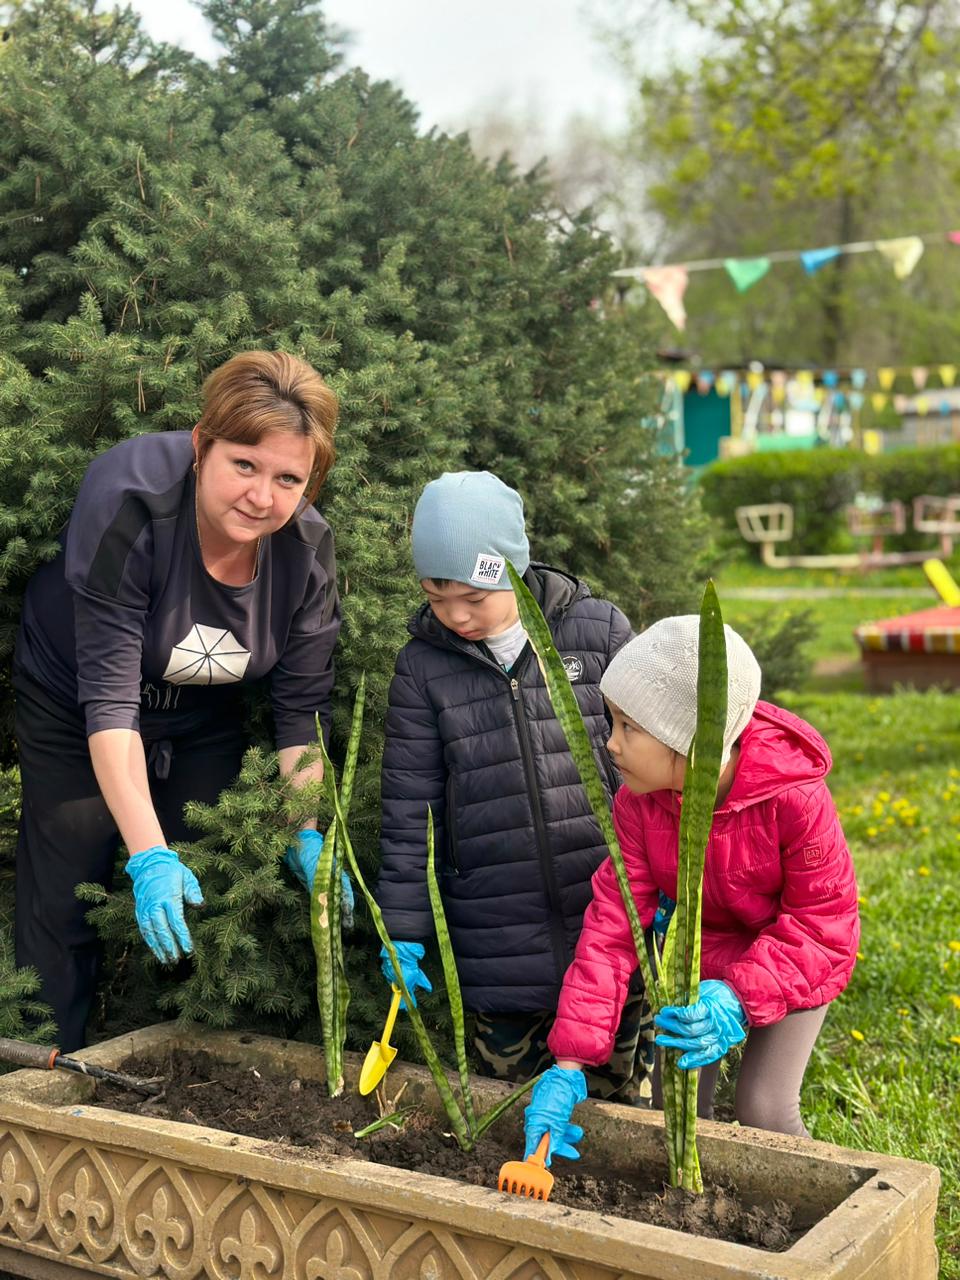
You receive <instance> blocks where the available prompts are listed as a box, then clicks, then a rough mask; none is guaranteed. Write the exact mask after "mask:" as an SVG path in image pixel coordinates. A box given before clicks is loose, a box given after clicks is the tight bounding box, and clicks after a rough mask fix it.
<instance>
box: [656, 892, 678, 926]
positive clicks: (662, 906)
mask: <svg viewBox="0 0 960 1280" xmlns="http://www.w3.org/2000/svg"><path fill="white" fill-rule="evenodd" d="M676 907H677V904H676V903H675V902H674V900H673V899H672V898H668V897H667V895H666V894H665V893H664V892H663V890H662V889H661V890H660V901H659V903H658V904H657V914H656V915H655V916H654V917H653V932H654V933H655V934H656V935H657V937H658V938H665V937H666V936H667V929H669V927H670V921H671V920H672V918H673V913H674V911H675V910H676Z"/></svg>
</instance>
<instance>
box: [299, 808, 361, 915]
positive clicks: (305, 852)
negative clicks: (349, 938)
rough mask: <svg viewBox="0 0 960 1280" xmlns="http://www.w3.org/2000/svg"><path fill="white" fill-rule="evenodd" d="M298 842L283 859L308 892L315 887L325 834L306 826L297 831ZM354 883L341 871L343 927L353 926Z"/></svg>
mask: <svg viewBox="0 0 960 1280" xmlns="http://www.w3.org/2000/svg"><path fill="white" fill-rule="evenodd" d="M296 839H297V843H296V844H291V845H287V851H286V853H285V854H284V855H283V860H284V862H285V863H286V864H287V866H288V867H289V868H290V870H291V871H292V872H293V874H294V875H295V876H296V878H297V879H298V880H299V881H300V883H301V884H302V885H303V887H304V889H306V891H307V893H309V892H310V890H311V889H312V888H313V882H314V879H315V878H316V874H317V863H318V862H319V861H320V854H321V853H322V851H323V836H322V835H321V834H320V832H319V831H314V830H313V829H312V828H311V827H304V829H303V830H302V831H298V832H297V836H296ZM334 866H336V855H334ZM353 907H354V901H353V885H352V884H351V883H350V877H349V876H348V875H347V873H346V872H345V871H341V872H340V925H341V928H343V929H347V930H350V929H352V928H353Z"/></svg>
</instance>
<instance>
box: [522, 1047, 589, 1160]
mask: <svg viewBox="0 0 960 1280" xmlns="http://www.w3.org/2000/svg"><path fill="white" fill-rule="evenodd" d="M586 1096H587V1078H586V1076H585V1075H584V1074H583V1072H582V1071H581V1070H580V1069H579V1067H576V1068H569V1067H558V1066H552V1067H551V1068H550V1069H549V1070H548V1071H545V1072H544V1073H543V1075H542V1076H541V1077H540V1079H539V1080H538V1081H537V1083H536V1084H535V1085H534V1086H533V1092H532V1093H531V1094H530V1101H529V1102H528V1103H527V1108H526V1110H525V1111H524V1113H523V1135H524V1138H525V1139H526V1144H527V1145H526V1147H525V1148H524V1151H523V1158H524V1160H526V1158H527V1157H528V1156H532V1155H533V1153H534V1152H535V1151H536V1149H537V1147H538V1146H539V1144H540V1139H541V1138H542V1137H543V1135H544V1134H545V1133H546V1132H547V1131H548V1130H549V1132H550V1147H549V1150H548V1151H547V1158H546V1161H545V1163H546V1166H547V1168H548V1169H549V1167H550V1161H551V1160H552V1159H553V1157H554V1156H564V1157H565V1158H566V1159H567V1160H579V1159H580V1152H579V1151H578V1150H577V1148H576V1147H575V1146H574V1145H573V1144H574V1143H575V1142H579V1141H580V1139H581V1138H582V1137H583V1130H582V1129H581V1128H580V1126H579V1125H578V1124H571V1123H570V1117H571V1116H572V1115H573V1108H574V1107H575V1106H576V1105H577V1103H578V1102H583V1100H584V1098H585V1097H586Z"/></svg>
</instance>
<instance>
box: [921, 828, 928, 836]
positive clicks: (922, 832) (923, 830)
mask: <svg viewBox="0 0 960 1280" xmlns="http://www.w3.org/2000/svg"><path fill="white" fill-rule="evenodd" d="M920 834H921V835H922V836H928V835H929V834H930V828H929V827H921V828H920Z"/></svg>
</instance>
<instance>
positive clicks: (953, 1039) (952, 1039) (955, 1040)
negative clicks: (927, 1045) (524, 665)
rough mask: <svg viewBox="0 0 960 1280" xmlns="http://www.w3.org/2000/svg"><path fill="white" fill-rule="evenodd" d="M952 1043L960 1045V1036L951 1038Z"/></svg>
mask: <svg viewBox="0 0 960 1280" xmlns="http://www.w3.org/2000/svg"><path fill="white" fill-rule="evenodd" d="M950 1043H951V1044H960V1036H951V1037H950Z"/></svg>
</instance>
